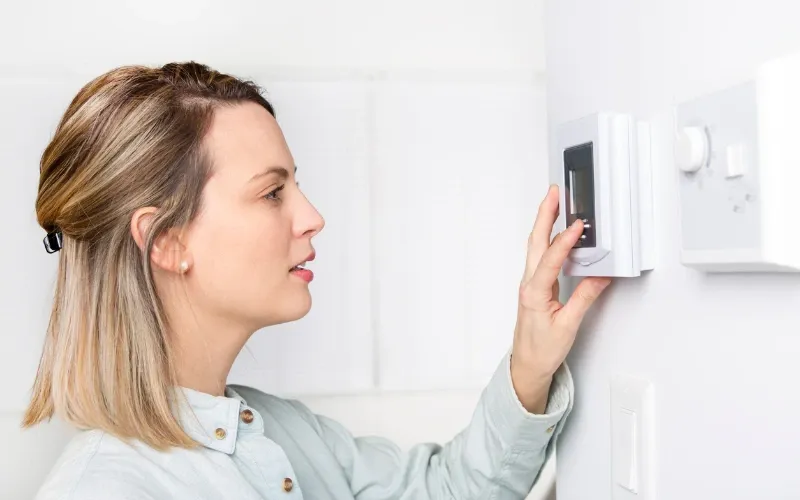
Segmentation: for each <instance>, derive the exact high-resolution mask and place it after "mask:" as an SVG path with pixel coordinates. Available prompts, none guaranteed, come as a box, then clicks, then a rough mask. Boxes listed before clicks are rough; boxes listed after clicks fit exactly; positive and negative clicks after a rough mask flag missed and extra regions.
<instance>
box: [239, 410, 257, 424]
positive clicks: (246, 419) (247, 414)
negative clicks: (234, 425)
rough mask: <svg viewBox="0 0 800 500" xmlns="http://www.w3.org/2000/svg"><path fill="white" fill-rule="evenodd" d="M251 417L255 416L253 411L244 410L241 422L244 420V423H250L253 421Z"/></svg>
mask: <svg viewBox="0 0 800 500" xmlns="http://www.w3.org/2000/svg"><path fill="white" fill-rule="evenodd" d="M253 418H255V417H253V412H252V411H250V410H244V411H243V412H242V422H244V423H246V424H250V423H252V422H253Z"/></svg>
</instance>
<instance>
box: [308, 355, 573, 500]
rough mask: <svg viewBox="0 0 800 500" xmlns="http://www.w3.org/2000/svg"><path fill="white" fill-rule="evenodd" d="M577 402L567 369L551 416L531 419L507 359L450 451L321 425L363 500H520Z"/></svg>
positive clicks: (551, 402)
mask: <svg viewBox="0 0 800 500" xmlns="http://www.w3.org/2000/svg"><path fill="white" fill-rule="evenodd" d="M572 400H573V382H572V377H571V374H570V372H569V368H568V367H567V365H566V363H565V364H562V366H561V367H560V368H559V369H558V371H557V372H556V373H555V375H554V377H553V383H552V385H551V389H550V394H549V398H548V403H547V407H546V410H545V413H544V414H542V415H535V414H532V413H529V412H528V411H527V410H525V408H524V407H523V406H522V404H521V403H520V401H519V400H518V398H517V396H516V393H515V391H514V388H513V385H512V382H511V370H510V354H507V355H506V356H505V357H504V358H503V360H502V362H501V363H500V366H499V367H498V369H497V370H496V372H495V373H494V375H493V376H492V378H491V380H490V382H489V384H488V386H487V387H486V388H485V389H484V391H483V393H482V395H481V397H480V400H479V402H478V405H477V407H476V409H475V411H474V412H473V415H472V418H471V421H470V423H469V424H468V426H467V427H466V428H465V429H463V430H462V431H461V432H460V433H459V434H458V435H457V436H456V437H455V438H453V439H452V440H451V441H450V442H448V443H446V444H444V445H439V444H434V443H425V444H419V445H416V446H414V447H412V448H411V449H410V450H408V451H402V450H400V448H399V447H398V446H397V445H396V444H394V443H392V442H391V441H389V440H387V439H385V438H379V437H358V438H354V437H353V436H351V435H350V433H349V432H348V431H347V430H346V429H345V428H344V427H343V426H342V425H341V424H339V423H337V422H336V421H334V420H331V419H329V418H326V417H323V416H319V415H315V419H316V420H317V424H318V426H317V428H318V429H319V432H320V433H321V434H322V438H323V439H324V441H325V442H326V444H327V445H328V447H329V448H330V449H331V450H332V451H333V453H334V454H335V455H336V457H337V459H338V461H339V463H340V464H341V466H342V467H343V469H344V470H345V473H346V475H347V477H348V479H349V483H350V487H351V490H352V492H353V495H354V497H355V498H356V499H357V500H377V499H398V500H399V499H403V500H405V499H414V500H444V499H459V500H469V499H489V498H491V499H496V500H501V499H509V500H510V499H520V500H522V499H524V498H525V497H527V496H528V494H529V493H530V491H531V490H532V489H533V486H534V484H535V482H536V481H537V480H538V478H539V476H540V473H541V470H542V467H543V466H544V464H545V462H546V461H547V459H548V458H549V457H550V455H551V454H552V453H553V451H554V448H555V444H556V440H557V438H558V435H559V434H560V432H561V429H562V428H563V425H564V422H565V421H566V418H567V416H568V415H569V413H570V411H571V410H572Z"/></svg>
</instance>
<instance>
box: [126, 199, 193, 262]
mask: <svg viewBox="0 0 800 500" xmlns="http://www.w3.org/2000/svg"><path fill="white" fill-rule="evenodd" d="M156 212H157V210H156V208H154V207H145V208H140V209H139V210H137V211H136V212H134V214H133V217H131V235H132V236H133V239H134V241H136V244H137V245H138V246H139V249H140V250H142V251H144V246H145V240H146V237H147V234H148V231H149V230H150V226H151V224H152V223H153V218H154V217H155V214H156ZM150 261H151V262H152V263H153V265H155V266H156V267H158V268H160V269H163V270H164V271H167V272H173V273H179V274H184V273H186V272H187V271H188V270H189V268H190V267H191V260H190V256H189V252H188V251H187V249H186V247H185V246H184V245H183V243H182V241H181V237H180V231H179V229H177V228H172V229H168V230H167V231H165V232H163V233H162V234H159V235H158V236H156V239H155V241H154V242H153V249H152V251H151V252H150Z"/></svg>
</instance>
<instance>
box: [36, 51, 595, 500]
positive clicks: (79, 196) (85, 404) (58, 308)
mask: <svg viewBox="0 0 800 500" xmlns="http://www.w3.org/2000/svg"><path fill="white" fill-rule="evenodd" d="M293 165H294V162H293V160H292V155H291V153H290V152H289V150H288V148H287V146H286V143H285V141H284V138H283V136H282V133H281V130H280V128H279V127H278V125H277V123H276V121H275V118H274V112H273V108H272V106H271V105H270V104H269V103H268V102H267V101H266V100H265V99H264V98H263V97H262V95H261V94H260V93H259V89H258V88H257V87H256V86H255V85H253V84H251V83H249V82H243V81H240V80H237V79H235V78H233V77H231V76H228V75H224V74H220V73H218V72H216V71H213V70H212V69H210V68H208V67H206V66H203V65H200V64H196V63H186V64H168V65H166V66H164V67H162V68H145V67H123V68H119V69H116V70H114V71H111V72H109V73H107V74H105V75H103V76H100V77H99V78H97V79H95V80H94V81H92V82H90V83H89V84H88V85H86V86H85V87H84V88H83V89H82V90H81V91H80V92H79V94H78V95H77V96H76V97H75V99H74V100H73V101H72V103H71V104H70V106H69V108H68V109H67V111H66V113H65V115H64V117H63V119H62V120H61V123H60V124H59V126H58V129H57V131H56V133H55V136H54V137H53V139H52V141H51V143H50V144H49V145H48V147H47V149H46V150H45V152H44V154H43V156H42V161H41V178H40V183H39V192H38V198H37V201H36V213H37V217H38V221H39V223H40V224H41V226H42V227H43V228H44V229H45V230H46V231H47V236H46V238H45V247H46V248H47V250H48V251H50V252H56V251H60V257H59V259H60V261H59V271H58V279H57V284H56V290H55V298H54V305H53V310H52V316H51V320H50V324H49V328H48V333H47V339H46V341H45V346H44V352H43V354H42V359H41V362H40V366H39V371H38V375H37V378H36V382H35V386H34V388H33V395H32V400H31V403H30V406H29V408H28V409H27V413H26V415H25V420H24V424H25V425H26V426H31V425H34V424H36V423H38V422H41V421H42V420H45V419H48V418H50V417H51V416H52V415H58V416H59V417H61V418H63V419H65V420H66V421H68V422H71V423H73V424H74V425H76V426H78V427H79V428H81V429H85V430H86V431H85V432H82V433H80V434H79V435H78V436H77V437H75V438H74V439H73V441H72V442H71V443H70V444H69V445H68V446H67V448H66V449H65V451H64V452H63V455H62V457H61V458H60V459H59V461H58V462H57V463H56V465H55V466H54V468H53V470H52V472H51V473H50V475H49V477H48V479H47V481H46V482H45V484H44V485H43V486H42V487H41V489H40V492H39V495H38V498H40V499H59V500H90V499H103V500H115V499H120V500H121V499H137V500H138V499H166V498H170V499H219V498H231V499H237V500H249V499H253V500H255V499H273V498H306V499H356V498H357V499H360V500H365V499H397V498H407V499H444V498H456V499H471V498H476V499H478V498H479V499H488V498H498V499H499V498H523V497H525V496H526V495H527V493H528V492H529V491H530V489H531V488H532V486H533V484H534V481H535V479H536V478H537V476H538V474H539V470H540V468H541V466H542V464H543V463H544V461H545V460H546V458H547V456H549V454H550V453H551V452H552V449H553V445H554V443H555V439H556V436H557V435H558V433H559V432H560V430H561V427H562V426H563V423H564V419H565V418H566V416H567V414H568V413H569V410H570V408H571V400H572V382H571V378H570V375H569V372H568V370H567V368H566V366H565V365H563V364H562V363H563V361H564V359H565V357H566V355H567V353H568V351H569V349H570V347H571V345H572V343H573V339H574V337H575V333H576V331H577V328H578V325H579V323H580V321H581V319H582V317H583V315H584V313H585V312H586V310H587V309H588V308H589V306H590V305H591V303H592V302H593V301H594V300H595V299H596V297H597V296H598V295H599V294H600V293H601V291H602V290H603V288H604V287H605V286H606V285H607V284H608V281H607V280H600V279H588V280H584V281H583V282H582V283H581V284H580V286H579V287H578V288H577V290H576V292H575V294H574V295H573V296H572V298H571V299H570V301H569V302H568V303H567V304H566V305H564V306H563V307H562V306H561V305H560V304H559V303H558V302H557V295H558V292H557V287H558V283H557V275H558V272H559V269H560V267H561V265H562V262H563V261H564V259H565V257H566V255H567V252H568V251H569V249H570V248H571V247H572V245H573V244H574V243H575V242H576V241H577V239H578V237H579V236H580V234H581V231H582V228H581V227H580V226H575V227H571V228H569V229H568V230H567V231H565V232H564V233H562V234H560V235H559V236H558V237H556V238H555V240H554V241H553V242H552V244H550V233H551V230H552V227H553V223H554V221H555V218H556V214H557V207H558V194H557V192H556V190H555V189H551V190H550V192H549V193H548V194H547V197H546V198H545V200H544V202H543V204H542V207H541V209H540V213H539V215H538V217H537V221H536V223H535V226H534V229H533V232H532V235H531V238H530V245H529V246H530V248H529V256H528V262H527V266H526V270H525V275H524V279H523V281H522V283H523V284H522V286H521V288H520V302H519V316H518V320H517V326H516V331H515V332H514V339H513V348H512V350H511V352H510V353H509V355H508V356H506V357H505V358H504V359H503V360H502V362H501V363H500V366H499V368H498V370H497V373H496V375H495V376H494V378H493V379H492V381H491V382H490V384H489V386H488V387H487V388H486V390H485V391H484V393H483V395H482V397H481V399H480V402H479V405H478V408H477V410H476V411H475V414H474V416H473V419H472V421H471V423H470V425H469V426H468V427H467V428H466V429H465V430H464V431H463V432H462V433H460V434H459V435H458V436H457V437H456V438H455V439H454V440H453V441H451V442H450V443H448V444H446V445H444V446H438V445H432V444H424V445H419V446H417V447H415V448H413V449H412V450H410V451H409V452H401V451H400V450H399V449H398V448H397V447H396V446H395V445H393V444H392V443H390V442H388V441H386V440H383V439H378V438H354V437H352V436H351V435H350V434H349V433H348V432H347V430H345V429H344V428H343V427H342V426H341V425H339V424H337V423H336V422H334V421H331V420H330V419H327V418H325V417H322V416H319V415H314V414H313V413H311V412H310V411H309V410H308V409H307V408H306V407H304V406H303V405H302V404H300V403H298V402H297V401H291V400H283V399H279V398H277V397H274V396H269V395H267V394H263V393H261V392H259V391H256V390H254V389H251V388H247V387H229V386H226V378H227V375H228V372H229V370H230V368H231V365H232V364H233V362H234V359H235V358H236V356H237V355H238V353H239V351H240V350H241V348H242V347H243V346H244V344H245V342H246V341H247V340H248V338H249V337H250V335H251V334H253V332H255V331H257V330H259V329H261V328H263V327H265V326H269V325H275V324H279V323H283V322H288V321H293V320H297V319H298V318H301V317H302V316H304V315H305V314H306V313H307V312H308V310H309V308H310V306H311V297H310V294H309V282H310V281H311V279H312V277H313V275H312V273H311V271H309V270H307V269H306V268H305V265H306V263H307V262H308V261H310V260H313V258H314V250H313V247H312V239H313V237H314V236H315V235H316V234H317V233H319V232H320V231H321V230H322V228H323V225H324V223H323V220H322V218H321V217H320V215H319V214H318V213H317V212H316V210H315V209H314V208H313V207H312V206H311V204H310V203H309V202H308V201H307V200H306V198H305V197H304V196H303V194H302V193H301V191H300V190H299V188H298V186H297V183H296V182H295V169H294V167H293Z"/></svg>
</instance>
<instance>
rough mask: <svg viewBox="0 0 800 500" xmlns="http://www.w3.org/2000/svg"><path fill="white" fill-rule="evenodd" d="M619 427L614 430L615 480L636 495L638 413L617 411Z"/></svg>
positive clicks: (627, 410) (625, 410) (624, 410)
mask: <svg viewBox="0 0 800 500" xmlns="http://www.w3.org/2000/svg"><path fill="white" fill-rule="evenodd" d="M615 418H616V419H617V425H615V426H614V427H615V429H614V443H613V446H614V450H613V453H614V464H615V467H614V480H615V481H616V482H617V484H618V485H620V486H622V487H623V488H625V489H626V490H629V491H631V492H633V493H636V492H637V490H638V480H639V478H638V474H637V468H636V466H637V463H636V448H637V437H636V413H635V412H633V411H631V410H629V409H627V408H620V409H618V410H617V413H616V417H615Z"/></svg>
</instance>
